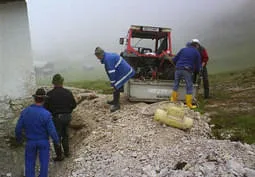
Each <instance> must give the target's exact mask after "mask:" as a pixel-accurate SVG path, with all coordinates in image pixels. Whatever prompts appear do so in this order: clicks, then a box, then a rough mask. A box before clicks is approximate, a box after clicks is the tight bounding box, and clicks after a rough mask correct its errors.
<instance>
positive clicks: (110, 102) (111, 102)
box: [106, 100, 114, 105]
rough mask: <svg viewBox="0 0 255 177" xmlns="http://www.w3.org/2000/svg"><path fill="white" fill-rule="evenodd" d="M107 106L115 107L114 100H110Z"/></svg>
mask: <svg viewBox="0 0 255 177" xmlns="http://www.w3.org/2000/svg"><path fill="white" fill-rule="evenodd" d="M106 103H107V104H109V105H114V100H111V101H110V100H108V101H107V102H106Z"/></svg>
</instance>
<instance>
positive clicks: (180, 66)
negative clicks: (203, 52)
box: [170, 42, 201, 108]
mask: <svg viewBox="0 0 255 177" xmlns="http://www.w3.org/2000/svg"><path fill="white" fill-rule="evenodd" d="M198 47H199V46H198V45H197V43H194V42H191V43H189V44H187V45H186V47H185V48H183V49H181V50H180V51H179V52H178V54H177V55H176V56H175V57H174V58H173V62H174V63H175V65H176V71H175V79H174V87H173V91H172V95H171V98H170V100H171V101H177V91H178V88H179V83H180V80H181V79H184V80H185V82H186V96H185V98H186V105H187V106H188V107H189V108H196V106H193V105H192V94H193V79H192V73H193V72H194V71H195V72H199V71H200V68H201V56H200V54H199V52H198V50H197V48H198Z"/></svg>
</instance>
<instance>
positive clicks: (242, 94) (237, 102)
mask: <svg viewBox="0 0 255 177" xmlns="http://www.w3.org/2000/svg"><path fill="white" fill-rule="evenodd" d="M210 79H211V90H212V99H209V100H207V101H206V102H203V103H202V104H203V105H204V111H205V112H209V113H210V117H211V118H212V121H211V123H212V124H214V125H215V127H214V128H213V132H214V134H215V136H217V138H220V139H226V138H227V139H230V140H235V141H242V142H247V143H255V128H254V127H255V119H254V118H255V109H254V108H255V101H254V99H253V96H254V95H255V67H252V68H248V69H246V70H241V71H235V72H230V73H223V74H218V75H214V76H211V77H210Z"/></svg>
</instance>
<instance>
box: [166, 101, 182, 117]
mask: <svg viewBox="0 0 255 177" xmlns="http://www.w3.org/2000/svg"><path fill="white" fill-rule="evenodd" d="M163 109H164V110H166V111H167V115H170V116H174V117H179V118H183V117H184V114H185V110H184V107H179V106H174V105H171V104H168V105H165V107H163Z"/></svg>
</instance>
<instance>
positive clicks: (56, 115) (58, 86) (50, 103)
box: [45, 74, 76, 161]
mask: <svg viewBox="0 0 255 177" xmlns="http://www.w3.org/2000/svg"><path fill="white" fill-rule="evenodd" d="M63 82H64V78H63V77H62V76H61V75H60V74H55V75H54V76H53V79H52V84H53V85H54V88H53V89H52V90H51V91H49V92H48V93H47V96H48V99H47V101H46V102H45V108H46V109H48V110H49V111H50V112H51V114H52V116H53V122H54V124H55V127H56V129H57V132H58V136H59V140H60V141H61V144H62V146H63V150H64V155H65V156H66V157H68V156H69V155H70V151H69V134H68V126H69V123H70V121H71V113H72V111H73V109H74V108H76V101H75V99H74V96H73V94H72V92H71V91H70V90H68V89H66V88H64V87H63ZM54 148H55V152H56V155H57V157H56V158H54V160H55V161H62V160H63V159H64V156H63V154H62V148H61V146H57V145H55V144H54Z"/></svg>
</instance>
